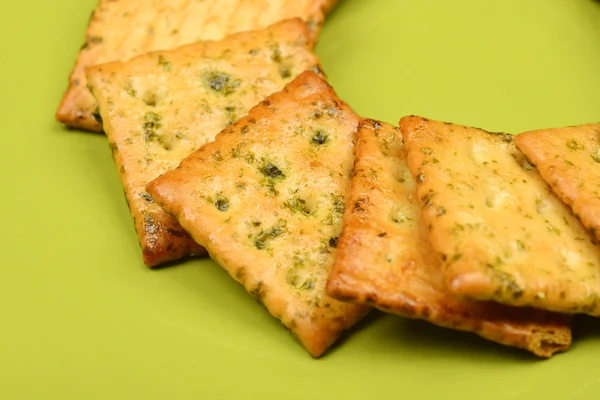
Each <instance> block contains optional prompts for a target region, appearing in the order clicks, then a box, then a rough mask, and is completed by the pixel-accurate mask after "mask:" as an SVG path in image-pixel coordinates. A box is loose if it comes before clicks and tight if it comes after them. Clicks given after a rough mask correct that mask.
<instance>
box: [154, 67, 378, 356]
mask: <svg viewBox="0 0 600 400" xmlns="http://www.w3.org/2000/svg"><path fill="white" fill-rule="evenodd" d="M358 121H359V117H358V116H357V115H356V114H355V113H354V112H353V111H352V109H350V107H349V106H348V105H347V104H345V103H344V102H342V101H341V100H340V99H339V98H338V97H337V96H336V94H335V92H334V91H333V89H332V88H331V87H330V86H329V85H328V84H327V83H326V82H325V81H324V80H323V79H321V78H320V77H319V76H318V75H317V74H315V73H314V72H312V71H307V72H305V73H303V74H302V75H300V76H299V77H298V78H296V79H295V80H294V81H292V82H291V83H290V84H288V85H287V86H286V87H285V89H284V90H283V91H281V92H279V93H275V94H273V95H271V96H269V97H268V98H267V99H265V100H264V101H263V102H261V103H260V104H259V105H257V106H256V107H254V108H252V110H250V112H249V115H248V116H246V117H244V118H242V119H240V120H239V121H237V122H236V123H234V124H233V125H232V126H230V127H228V128H227V129H225V130H224V131H223V132H221V133H219V135H217V138H216V139H215V141H214V142H212V143H208V144H207V145H205V146H203V147H201V148H200V149H199V150H197V151H196V152H194V153H192V154H191V155H190V156H189V157H187V158H186V159H185V160H183V161H182V163H181V165H180V166H179V167H178V168H177V169H175V170H173V171H170V172H168V173H166V174H164V175H162V176H161V177H160V178H158V179H156V180H154V181H152V182H151V183H150V184H149V185H148V186H147V189H148V192H149V193H151V194H152V197H153V198H154V199H155V200H156V202H157V203H158V204H160V205H161V206H162V207H164V208H165V209H166V210H167V211H168V212H169V213H171V214H172V215H174V216H176V217H177V219H178V220H179V222H180V223H181V225H182V226H183V227H184V228H185V229H186V230H187V231H188V232H189V233H190V234H191V235H192V237H193V238H194V239H195V240H196V241H197V242H198V243H200V244H202V245H203V246H205V247H206V249H207V250H208V251H209V253H210V254H211V257H213V259H215V260H216V261H217V262H218V263H219V264H220V265H222V266H223V268H225V269H226V270H227V272H229V274H230V275H231V276H232V277H233V278H234V279H235V280H237V281H238V282H240V283H241V284H243V285H244V286H245V288H246V290H248V292H250V293H251V294H252V295H254V296H255V297H256V298H257V299H258V300H259V301H260V302H261V303H262V304H263V305H264V306H265V307H266V309H267V310H268V311H269V312H270V313H271V314H273V315H274V316H275V317H277V318H279V319H280V320H281V322H282V323H283V325H285V326H286V327H287V328H288V329H289V330H290V331H291V332H292V333H293V334H294V335H295V336H296V337H297V338H298V340H299V341H300V342H301V343H302V344H303V345H304V347H305V348H306V349H307V350H308V352H309V353H310V354H311V355H313V356H315V357H318V356H320V355H321V354H323V353H324V352H325V351H326V349H327V348H328V347H329V346H330V345H331V344H332V343H333V342H334V341H335V340H336V339H337V338H338V337H339V336H340V334H341V333H342V331H343V330H344V329H346V328H349V327H350V326H352V325H353V324H354V323H355V322H357V321H358V320H359V319H360V318H361V317H362V316H363V315H364V314H365V313H366V312H367V311H368V308H367V307H365V306H358V305H353V304H347V303H342V302H340V301H337V300H335V299H332V298H331V297H329V296H328V295H327V294H326V293H325V284H326V280H327V275H328V273H329V270H330V268H331V264H332V263H333V255H334V251H335V247H336V245H337V238H338V235H339V233H340V230H341V222H342V215H343V212H344V206H345V204H346V194H347V190H348V184H349V181H350V174H351V172H352V164H353V158H354V145H355V143H356V127H357V124H358Z"/></svg>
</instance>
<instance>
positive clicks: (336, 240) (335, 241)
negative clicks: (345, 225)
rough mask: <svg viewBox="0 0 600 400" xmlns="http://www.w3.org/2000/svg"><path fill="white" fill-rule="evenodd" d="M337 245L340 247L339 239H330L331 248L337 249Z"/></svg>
mask: <svg viewBox="0 0 600 400" xmlns="http://www.w3.org/2000/svg"><path fill="white" fill-rule="evenodd" d="M337 245H338V238H336V237H335V238H330V239H329V247H333V248H335V247H337Z"/></svg>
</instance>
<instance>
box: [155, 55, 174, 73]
mask: <svg viewBox="0 0 600 400" xmlns="http://www.w3.org/2000/svg"><path fill="white" fill-rule="evenodd" d="M158 65H160V66H162V69H163V71H167V72H168V71H170V70H171V69H172V68H173V64H172V63H171V61H169V60H167V59H166V58H165V56H164V55H162V54H160V55H159V56H158Z"/></svg>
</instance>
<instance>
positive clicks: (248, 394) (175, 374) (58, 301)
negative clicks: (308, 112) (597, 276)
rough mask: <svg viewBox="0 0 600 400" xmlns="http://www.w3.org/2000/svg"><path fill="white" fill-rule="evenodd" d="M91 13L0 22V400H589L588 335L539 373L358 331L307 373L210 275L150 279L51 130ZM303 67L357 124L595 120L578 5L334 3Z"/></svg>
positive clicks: (272, 331) (594, 391) (108, 197)
mask: <svg viewBox="0 0 600 400" xmlns="http://www.w3.org/2000/svg"><path fill="white" fill-rule="evenodd" d="M94 6H95V1H94V0H55V1H44V0H29V1H24V0H21V1H16V2H8V1H3V2H2V5H0V44H1V50H2V51H1V52H0V83H1V85H0V89H1V97H0V113H1V114H0V115H1V116H2V118H1V121H2V122H1V127H2V139H1V144H2V146H1V149H2V156H1V157H0V171H2V192H1V196H0V205H1V206H2V218H1V221H0V249H1V253H0V256H1V257H0V260H1V261H0V262H1V269H0V272H1V274H0V398H2V399H21V398H23V399H29V398H35V399H54V398H56V399H135V398H144V399H166V398H178V399H187V398H195V399H198V398H248V399H254V398H257V399H258V398H260V399H270V398H285V399H296V398H297V399H320V398H331V397H332V396H334V395H335V396H339V397H342V398H346V399H354V398H365V397H366V396H369V397H370V396H373V397H374V398H380V397H383V396H384V395H385V396H390V397H392V398H414V399H417V398H418V399H420V398H450V399H453V398H457V399H486V400H487V399H490V400H491V399H538V398H542V397H543V398H545V399H597V398H600V369H598V368H597V367H598V366H599V365H600V322H598V321H597V320H593V319H591V318H578V319H577V320H576V323H575V341H574V344H573V346H572V348H571V350H570V351H569V352H567V353H565V354H562V355H559V356H557V357H555V358H553V359H551V360H548V361H538V360H536V359H534V358H532V357H530V356H529V355H528V354H526V353H525V352H522V351H519V350H513V349H509V348H505V347H502V346H499V345H495V344H490V343H487V342H484V341H483V340H481V339H479V338H477V337H475V336H474V335H471V334H466V333H460V332H452V331H446V330H442V329H440V328H437V327H433V326H430V325H428V324H425V323H423V322H419V321H409V320H405V319H401V318H398V317H394V316H384V315H382V314H373V315H372V316H371V317H369V318H367V319H366V320H365V322H364V323H362V324H360V325H359V326H358V327H357V328H356V329H354V330H353V331H352V332H351V333H350V334H348V335H346V336H345V337H344V339H343V340H341V342H340V343H339V345H338V346H336V347H335V348H333V349H332V350H331V351H330V352H329V353H328V354H327V355H326V356H325V357H323V358H322V359H319V360H313V359H311V358H310V357H309V356H308V355H307V353H306V352H305V351H304V350H303V349H302V348H301V347H300V346H299V345H298V344H297V343H296V342H295V341H294V339H292V337H291V336H290V335H289V334H288V333H287V332H286V331H285V330H284V329H283V328H282V327H281V326H280V324H279V323H278V322H277V321H276V320H275V319H274V318H272V317H271V316H269V315H268V314H267V313H266V312H265V311H264V310H263V309H262V308H261V307H260V306H259V305H258V304H257V303H256V302H254V301H253V300H252V299H251V298H250V297H249V296H248V295H247V294H246V293H245V292H244V290H243V289H242V287H241V286H239V285H237V284H235V283H234V282H233V281H232V280H231V279H230V278H229V277H228V276H227V275H226V273H225V272H223V271H222V270H221V269H220V268H219V267H218V266H217V265H215V264H214V263H212V262H209V261H201V260H190V261H187V262H185V263H182V264H181V265H178V266H176V267H172V268H166V269H162V270H158V271H151V270H148V269H147V268H146V267H145V266H144V265H143V264H142V262H141V258H140V251H139V248H138V244H137V239H136V235H135V233H134V229H133V224H132V221H131V219H130V216H129V213H128V210H127V206H126V204H125V201H124V198H123V195H122V189H121V185H120V181H119V179H118V175H117V172H116V169H115V168H114V165H113V162H112V160H111V156H110V151H109V148H108V145H107V143H106V139H105V137H103V136H102V135H97V134H89V133H83V132H77V131H67V130H65V129H63V128H62V127H61V126H60V125H59V124H58V123H56V122H55V121H54V112H55V110H56V107H57V105H58V102H59V100H60V98H61V95H62V92H63V90H64V89H65V87H66V83H67V77H68V74H69V71H70V69H71V67H72V65H73V63H74V60H75V57H76V54H77V50H78V48H79V47H80V45H81V43H82V42H83V37H84V31H85V26H86V24H87V21H88V18H89V15H90V12H91V11H92V9H93V8H94ZM317 52H318V55H319V56H320V57H321V60H322V62H323V65H324V67H325V70H326V72H327V73H328V75H329V78H330V81H331V83H332V84H333V86H334V87H335V89H336V90H337V92H338V94H339V95H340V96H341V97H342V98H344V99H345V100H346V101H348V102H349V103H350V104H351V105H352V106H353V107H354V108H355V109H356V110H357V111H358V112H359V113H361V114H362V115H363V116H365V117H371V118H378V119H383V120H385V121H388V122H392V123H396V122H397V121H398V119H399V118H400V117H401V116H403V115H406V114H420V115H422V116H426V117H430V118H436V119H443V120H448V121H452V122H457V123H462V124H468V125H475V126H480V127H482V128H485V129H488V130H494V131H507V132H513V133H518V132H520V131H523V130H529V129H535V128H542V127H552V126H563V125H571V124H578V123H584V122H593V121H598V120H600V4H598V3H597V2H594V1H592V0H504V1H491V0H490V1H486V0H472V1H470V0H454V1H442V0H440V1H433V0H429V1H427V0H421V1H414V0H342V2H341V4H340V5H339V7H338V8H337V10H336V11H335V12H334V13H333V14H332V15H331V16H330V18H329V20H328V21H327V23H326V26H325V28H324V30H323V34H322V36H321V42H320V43H319V45H318V47H317Z"/></svg>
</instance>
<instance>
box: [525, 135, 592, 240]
mask: <svg viewBox="0 0 600 400" xmlns="http://www.w3.org/2000/svg"><path fill="white" fill-rule="evenodd" d="M515 145H516V146H517V148H519V150H521V152H523V154H525V156H526V157H527V159H528V160H529V161H530V162H531V163H532V164H534V165H535V167H536V169H537V170H538V172H539V173H540V175H541V176H542V178H543V179H544V180H545V181H546V183H548V185H550V187H551V188H552V191H553V192H554V193H555V194H556V195H557V196H558V197H559V198H560V199H561V200H562V201H563V202H565V203H566V204H567V205H569V207H571V209H572V210H573V212H574V213H575V215H577V216H578V217H579V218H580V219H581V222H582V223H583V225H584V226H585V227H586V228H587V229H588V230H589V231H590V232H592V234H593V235H594V237H595V238H596V241H597V242H598V241H600V124H586V125H579V126H570V127H566V128H556V129H540V130H536V131H531V132H526V133H522V134H520V135H518V136H517V137H516V138H515Z"/></svg>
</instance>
